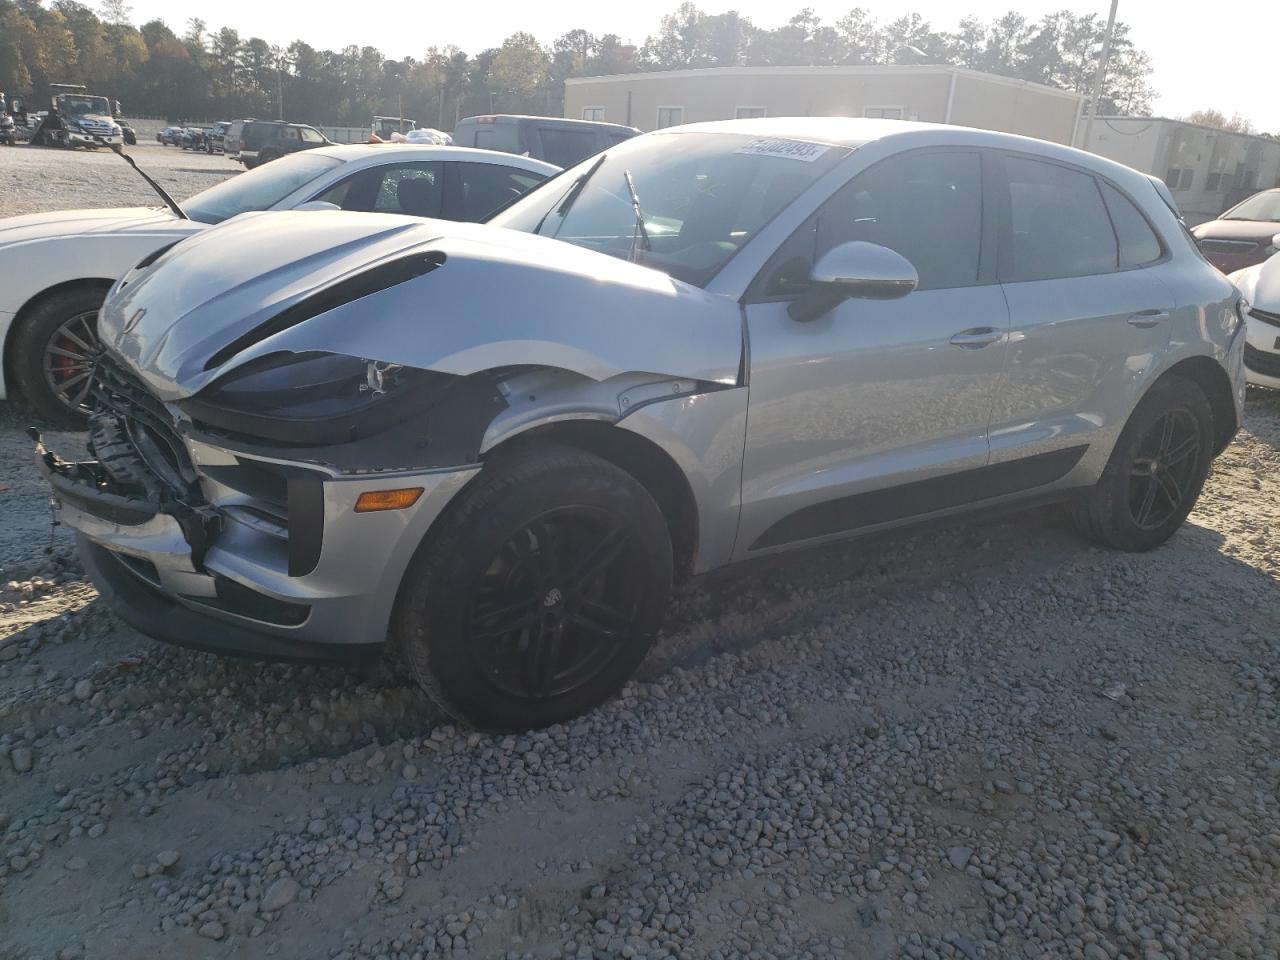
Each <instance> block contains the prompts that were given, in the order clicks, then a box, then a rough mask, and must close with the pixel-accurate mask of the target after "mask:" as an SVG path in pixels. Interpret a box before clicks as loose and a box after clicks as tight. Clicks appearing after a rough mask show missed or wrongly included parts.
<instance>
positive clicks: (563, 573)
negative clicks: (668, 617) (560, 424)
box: [393, 447, 672, 731]
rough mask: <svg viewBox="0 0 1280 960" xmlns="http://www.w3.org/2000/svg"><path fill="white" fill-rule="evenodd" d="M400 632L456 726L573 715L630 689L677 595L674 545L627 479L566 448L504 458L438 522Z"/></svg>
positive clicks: (417, 672) (500, 725) (418, 566)
mask: <svg viewBox="0 0 1280 960" xmlns="http://www.w3.org/2000/svg"><path fill="white" fill-rule="evenodd" d="M437 527H438V529H437V530H435V531H433V533H432V535H431V537H430V539H429V541H428V542H427V543H426V544H425V545H424V547H423V548H422V549H421V550H420V551H419V555H418V556H417V557H416V558H415V560H414V562H413V563H412V564H411V566H410V568H409V571H408V572H407V573H406V575H405V579H404V582H403V583H402V585H401V588H400V596H399V598H398V601H397V606H396V613H395V615H394V617H393V632H394V637H395V640H396V642H397V643H398V645H399V647H400V649H401V650H402V651H403V653H404V656H405V659H406V660H407V661H408V663H409V666H410V668H411V669H412V671H413V673H414V676H415V677H416V679H417V680H418V682H419V683H420V684H421V685H422V686H423V687H424V688H425V689H426V691H427V692H428V693H429V694H430V695H431V697H432V699H434V700H435V701H436V702H437V703H439V704H440V706H441V707H442V708H443V709H444V710H445V711H446V712H448V713H449V714H451V715H453V716H454V717H457V718H458V719H461V720H465V721H466V722H468V723H470V724H473V725H474V726H476V727H479V728H481V729H485V730H497V731H510V730H526V729H532V728H538V727H545V726H548V725H550V724H553V723H558V722H560V721H564V720H568V719H571V718H573V717H576V716H578V715H579V714H582V713H584V712H586V711H587V710H590V709H591V708H592V707H595V706H596V705H598V704H599V703H601V702H602V701H604V700H606V699H607V698H609V697H610V696H612V695H613V694H614V693H616V692H617V691H618V689H619V688H621V686H622V685H623V683H625V682H626V680H627V678H628V677H630V676H631V674H632V673H633V672H634V671H635V669H636V667H637V666H639V664H640V662H641V661H642V660H643V659H644V657H645V655H646V654H647V653H648V651H649V648H650V647H651V646H652V645H653V641H654V639H655V637H656V636H657V633H658V630H659V628H660V627H661V625H662V620H663V617H664V616H665V614H666V608H667V604H668V602H669V600H670V597H671V578H672V552H671V539H670V536H669V534H668V531H667V526H666V523H665V521H664V519H663V516H662V513H661V511H659V509H658V507H657V504H655V503H654V501H653V498H652V497H651V496H650V495H649V493H648V491H646V490H645V489H644V487H642V486H641V485H640V484H639V482H637V481H636V480H635V478H633V477H632V476H631V475H630V474H628V473H626V472H624V471H623V470H620V469H619V468H618V467H615V466H614V465H613V464H611V463H609V462H607V461H605V460H602V459H601V458H599V457H596V456H593V455H592V454H589V453H584V452H582V451H579V450H574V449H570V448H564V447H544V448H541V449H526V450H523V451H518V452H515V453H507V454H502V453H500V454H498V455H497V456H496V457H495V459H494V461H493V462H491V463H490V464H488V465H487V466H486V467H485V469H484V470H483V472H482V473H481V474H480V475H479V476H478V477H476V478H475V479H474V480H472V482H471V484H470V485H469V486H468V488H467V489H466V490H464V491H463V492H462V493H461V494H460V495H459V496H458V499H457V500H455V501H454V502H453V503H452V504H450V507H449V509H448V511H447V512H446V514H445V515H444V516H443V517H441V519H440V520H438V521H437Z"/></svg>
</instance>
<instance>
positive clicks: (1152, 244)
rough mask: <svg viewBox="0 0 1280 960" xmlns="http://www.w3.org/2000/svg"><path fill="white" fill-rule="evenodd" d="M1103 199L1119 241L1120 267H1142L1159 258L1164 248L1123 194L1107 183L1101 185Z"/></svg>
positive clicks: (1149, 226)
mask: <svg viewBox="0 0 1280 960" xmlns="http://www.w3.org/2000/svg"><path fill="white" fill-rule="evenodd" d="M1102 199H1103V200H1105V201H1106V203H1107V212H1108V213H1110V214H1111V225H1112V226H1113V227H1115V228H1116V237H1117V239H1118V240H1119V241H1120V266H1122V267H1141V266H1143V265H1144V264H1148V263H1151V262H1152V261H1153V260H1159V259H1160V255H1161V253H1163V252H1164V251H1163V248H1162V247H1161V246H1160V240H1159V239H1158V238H1157V237H1156V235H1155V232H1154V231H1152V229H1151V225H1150V224H1149V223H1147V218H1146V217H1144V216H1143V215H1142V214H1141V213H1140V212H1139V211H1138V208H1137V207H1135V206H1134V205H1133V203H1132V202H1131V201H1130V200H1129V198H1128V197H1126V196H1125V195H1124V194H1123V193H1121V192H1120V191H1119V190H1117V189H1116V188H1115V187H1113V186H1111V184H1109V183H1103V184H1102Z"/></svg>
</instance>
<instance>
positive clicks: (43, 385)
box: [13, 287, 107, 430]
mask: <svg viewBox="0 0 1280 960" xmlns="http://www.w3.org/2000/svg"><path fill="white" fill-rule="evenodd" d="M106 295H107V291H106V289H105V288H103V287H81V288H80V289H76V290H64V291H62V292H61V293H55V294H53V295H52V296H49V297H46V298H45V299H44V300H43V301H42V302H41V303H40V304H38V305H37V306H36V307H35V308H34V309H33V310H32V311H31V312H30V313H29V314H28V315H27V316H26V317H25V318H23V322H22V325H21V326H20V327H19V328H18V329H17V331H15V334H14V339H13V376H14V380H15V381H17V384H18V389H19V391H21V393H22V395H23V396H24V397H25V398H26V400H27V402H28V403H29V404H31V406H32V407H34V408H35V411H36V413H38V414H39V415H40V416H42V417H44V418H45V419H46V420H51V421H53V422H54V423H56V424H58V425H59V426H62V427H66V428H68V429H72V430H82V429H84V425H85V419H86V417H87V414H88V411H87V408H85V407H84V406H82V404H83V403H84V402H85V401H86V400H87V399H88V386H89V380H90V378H91V374H92V369H93V364H94V362H96V359H97V356H96V354H97V351H98V349H99V345H98V339H97V324H98V310H99V309H100V308H101V307H102V301H103V300H104V299H106ZM51 351H57V352H51ZM64 391H65V392H64Z"/></svg>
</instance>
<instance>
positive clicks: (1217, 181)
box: [1204, 173, 1222, 193]
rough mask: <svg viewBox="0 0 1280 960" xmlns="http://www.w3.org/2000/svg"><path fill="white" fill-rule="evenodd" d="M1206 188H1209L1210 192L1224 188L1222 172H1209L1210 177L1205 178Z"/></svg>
mask: <svg viewBox="0 0 1280 960" xmlns="http://www.w3.org/2000/svg"><path fill="white" fill-rule="evenodd" d="M1204 188H1205V189H1206V190H1208V191H1209V192H1210V193H1213V192H1215V191H1217V190H1221V189H1222V174H1221V173H1211V174H1209V176H1208V178H1207V179H1206V180H1205V182H1204Z"/></svg>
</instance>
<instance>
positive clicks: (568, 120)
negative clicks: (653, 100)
mask: <svg viewBox="0 0 1280 960" xmlns="http://www.w3.org/2000/svg"><path fill="white" fill-rule="evenodd" d="M495 120H532V121H534V122H536V123H555V124H561V125H564V126H566V127H593V128H594V127H612V128H614V129H615V130H628V131H630V132H632V133H634V132H635V131H636V128H635V127H628V126H627V125H626V124H623V123H609V122H608V121H607V120H579V119H577V118H576V117H540V116H537V115H535V114H530V113H478V114H476V115H475V116H471V117H463V118H462V119H461V120H459V121H458V123H459V124H462V123H467V122H472V123H492V122H493V121H495Z"/></svg>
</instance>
